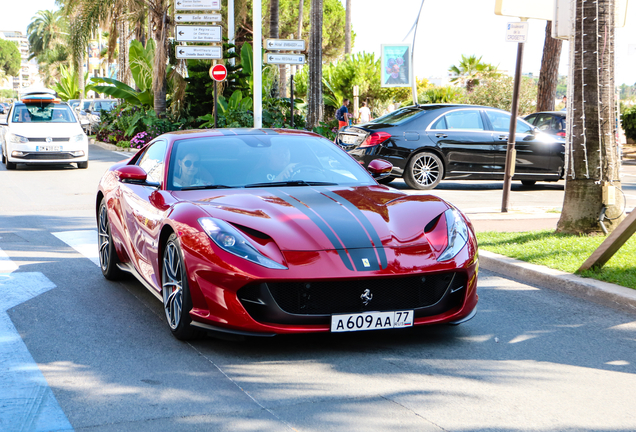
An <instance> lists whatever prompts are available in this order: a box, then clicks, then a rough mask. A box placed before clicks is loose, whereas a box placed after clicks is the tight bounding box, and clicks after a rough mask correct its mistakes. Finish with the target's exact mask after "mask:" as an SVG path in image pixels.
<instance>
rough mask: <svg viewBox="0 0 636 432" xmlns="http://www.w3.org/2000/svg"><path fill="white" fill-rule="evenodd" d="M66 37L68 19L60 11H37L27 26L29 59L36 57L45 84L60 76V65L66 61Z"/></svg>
mask: <svg viewBox="0 0 636 432" xmlns="http://www.w3.org/2000/svg"><path fill="white" fill-rule="evenodd" d="M67 37H68V21H67V20H66V18H65V16H64V15H63V14H62V11H49V10H44V11H38V12H37V13H36V14H35V16H34V17H33V19H32V21H31V23H30V24H29V26H28V27H27V38H28V40H29V50H30V56H29V59H33V58H36V59H37V61H38V64H39V67H40V71H41V72H43V74H44V83H45V85H46V86H50V85H51V82H52V81H57V80H58V79H59V78H60V68H61V66H63V65H65V64H66V63H68V56H69V53H68V49H67V48H66V43H65V42H66V39H67Z"/></svg>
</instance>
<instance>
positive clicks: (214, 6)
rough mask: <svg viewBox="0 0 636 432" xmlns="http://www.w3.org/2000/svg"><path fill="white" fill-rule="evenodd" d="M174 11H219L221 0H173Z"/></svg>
mask: <svg viewBox="0 0 636 432" xmlns="http://www.w3.org/2000/svg"><path fill="white" fill-rule="evenodd" d="M174 9H175V10H178V11H181V10H186V11H193V10H194V11H199V10H221V0H174Z"/></svg>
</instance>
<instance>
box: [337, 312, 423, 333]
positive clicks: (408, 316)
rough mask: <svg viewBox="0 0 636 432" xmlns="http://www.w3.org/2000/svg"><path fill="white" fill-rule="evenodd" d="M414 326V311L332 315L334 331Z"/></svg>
mask: <svg viewBox="0 0 636 432" xmlns="http://www.w3.org/2000/svg"><path fill="white" fill-rule="evenodd" d="M411 326H413V311H412V310H407V311H395V312H362V313H355V314H344V315H332V316H331V331H332V332H334V333H335V332H351V331H364V330H381V329H388V328H400V327H411Z"/></svg>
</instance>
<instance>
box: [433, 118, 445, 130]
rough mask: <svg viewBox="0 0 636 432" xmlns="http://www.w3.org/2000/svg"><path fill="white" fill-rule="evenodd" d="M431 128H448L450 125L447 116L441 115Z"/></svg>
mask: <svg viewBox="0 0 636 432" xmlns="http://www.w3.org/2000/svg"><path fill="white" fill-rule="evenodd" d="M431 129H442V130H445V129H448V126H446V117H445V116H441V117H440V118H439V119H438V120H437V121H436V122H435V123H434V124H433V126H431Z"/></svg>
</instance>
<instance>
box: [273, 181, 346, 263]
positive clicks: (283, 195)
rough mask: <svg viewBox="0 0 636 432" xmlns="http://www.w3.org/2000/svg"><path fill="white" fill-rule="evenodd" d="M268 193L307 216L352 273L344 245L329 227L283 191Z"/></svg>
mask: <svg viewBox="0 0 636 432" xmlns="http://www.w3.org/2000/svg"><path fill="white" fill-rule="evenodd" d="M270 192H271V193H272V195H276V196H277V197H278V198H280V199H282V200H284V201H285V202H286V203H288V204H290V205H292V206H294V207H295V208H296V209H297V210H299V211H300V212H301V213H303V214H304V215H305V216H307V217H308V218H309V220H311V221H312V222H313V223H315V224H316V226H317V227H318V228H320V231H322V232H323V233H324V234H325V235H326V236H327V238H328V239H329V241H330V242H331V244H332V245H333V248H334V249H335V250H336V251H337V252H338V255H339V256H340V259H341V260H342V263H343V264H344V265H345V267H346V268H347V269H348V270H352V271H353V266H352V265H351V259H350V258H349V256H348V255H347V252H346V251H345V250H344V245H343V244H342V243H341V242H340V240H338V237H336V235H335V234H334V233H333V231H332V230H331V229H330V228H329V226H328V225H327V224H326V223H325V222H324V221H323V220H322V219H321V218H320V217H318V215H317V214H316V213H315V212H313V211H311V210H310V209H308V208H307V207H306V206H305V205H303V204H301V203H300V202H299V201H298V200H297V199H294V198H293V197H291V196H290V195H288V194H286V193H285V192H283V191H280V190H275V189H274V190H271V191H270ZM314 193H316V192H315V191H314ZM334 204H335V203H334Z"/></svg>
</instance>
